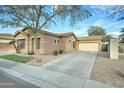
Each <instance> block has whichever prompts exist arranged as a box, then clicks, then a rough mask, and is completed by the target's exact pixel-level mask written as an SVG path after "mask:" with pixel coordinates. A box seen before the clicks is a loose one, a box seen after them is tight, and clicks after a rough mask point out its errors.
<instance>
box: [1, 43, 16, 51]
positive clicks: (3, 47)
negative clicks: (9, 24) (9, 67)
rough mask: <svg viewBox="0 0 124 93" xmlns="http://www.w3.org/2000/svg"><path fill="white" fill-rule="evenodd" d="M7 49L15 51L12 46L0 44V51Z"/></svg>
mask: <svg viewBox="0 0 124 93" xmlns="http://www.w3.org/2000/svg"><path fill="white" fill-rule="evenodd" d="M9 50H13V51H15V48H14V46H13V45H8V44H0V51H9Z"/></svg>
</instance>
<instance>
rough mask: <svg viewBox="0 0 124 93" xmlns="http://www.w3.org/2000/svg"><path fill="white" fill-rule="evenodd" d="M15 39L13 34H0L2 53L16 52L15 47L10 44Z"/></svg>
mask: <svg viewBox="0 0 124 93" xmlns="http://www.w3.org/2000/svg"><path fill="white" fill-rule="evenodd" d="M13 39H14V38H13V35H12V34H8V33H3V34H0V51H15V48H14V46H13V45H12V44H9V43H10V42H11V41H12V40H13Z"/></svg>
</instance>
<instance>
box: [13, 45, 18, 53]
mask: <svg viewBox="0 0 124 93" xmlns="http://www.w3.org/2000/svg"><path fill="white" fill-rule="evenodd" d="M13 46H14V48H15V50H16V53H18V48H17V47H16V45H15V43H13Z"/></svg>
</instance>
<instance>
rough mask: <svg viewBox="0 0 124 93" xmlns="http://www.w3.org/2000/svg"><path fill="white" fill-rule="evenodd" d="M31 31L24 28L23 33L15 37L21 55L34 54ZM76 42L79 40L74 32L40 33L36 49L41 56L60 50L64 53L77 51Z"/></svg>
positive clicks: (18, 33)
mask: <svg viewBox="0 0 124 93" xmlns="http://www.w3.org/2000/svg"><path fill="white" fill-rule="evenodd" d="M29 31H30V30H29V29H28V28H24V29H22V30H21V31H17V32H16V33H15V35H14V38H15V40H16V41H17V44H16V45H17V48H18V51H19V52H20V53H33V52H34V36H33V35H29ZM76 41H77V38H76V36H75V35H74V34H73V33H72V32H68V33H60V34H57V33H51V32H47V31H39V32H38V35H37V45H36V47H37V50H38V53H39V54H49V53H52V52H53V51H54V50H59V49H62V50H63V51H64V52H70V51H75V50H76Z"/></svg>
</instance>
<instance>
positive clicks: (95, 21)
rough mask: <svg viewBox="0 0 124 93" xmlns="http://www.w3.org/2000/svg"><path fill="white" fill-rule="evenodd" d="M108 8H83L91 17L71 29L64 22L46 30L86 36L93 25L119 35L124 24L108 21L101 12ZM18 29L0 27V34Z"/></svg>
mask: <svg viewBox="0 0 124 93" xmlns="http://www.w3.org/2000/svg"><path fill="white" fill-rule="evenodd" d="M109 7H110V6H85V8H86V9H88V10H89V11H90V12H91V13H92V14H93V16H91V17H89V18H88V19H85V20H82V21H80V22H78V23H76V25H75V26H74V27H71V26H70V24H68V21H65V23H63V24H60V22H57V25H55V26H54V25H52V26H51V27H49V28H48V29H46V30H47V31H50V32H55V33H63V32H74V33H75V34H76V35H77V36H87V30H88V28H89V26H91V25H94V26H100V27H103V28H104V29H106V31H107V34H111V35H115V36H117V35H119V34H120V33H119V31H120V30H121V28H122V27H124V22H123V21H113V20H108V18H106V17H105V16H106V15H105V14H102V11H106V10H107V9H108V8H109ZM19 29H22V28H10V27H9V28H1V27H0V33H12V34H14V33H15V32H16V31H17V30H19Z"/></svg>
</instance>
